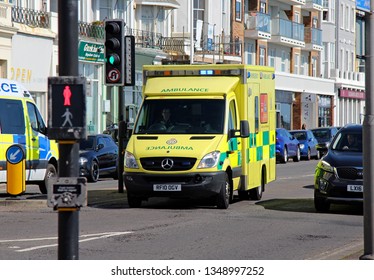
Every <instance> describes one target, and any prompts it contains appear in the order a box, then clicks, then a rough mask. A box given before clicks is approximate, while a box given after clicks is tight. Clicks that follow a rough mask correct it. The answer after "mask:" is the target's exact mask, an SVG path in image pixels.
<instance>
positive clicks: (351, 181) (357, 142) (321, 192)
mask: <svg viewBox="0 0 374 280" xmlns="http://www.w3.org/2000/svg"><path fill="white" fill-rule="evenodd" d="M352 139H354V141H352ZM349 141H351V144H350V142H349ZM362 157H363V155H362V125H347V126H345V127H343V128H341V129H340V130H339V131H338V133H337V134H336V136H335V138H334V139H333V141H332V142H331V144H330V145H329V148H328V151H327V154H326V155H325V156H324V157H323V158H322V159H321V160H320V161H319V162H318V164H317V167H316V170H315V180H314V206H315V209H316V210H317V211H319V212H327V211H328V210H329V209H330V204H331V203H356V202H362V201H363V160H362Z"/></svg>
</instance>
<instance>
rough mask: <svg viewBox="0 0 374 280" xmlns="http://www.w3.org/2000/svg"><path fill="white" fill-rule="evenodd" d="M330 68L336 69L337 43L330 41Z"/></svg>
mask: <svg viewBox="0 0 374 280" xmlns="http://www.w3.org/2000/svg"><path fill="white" fill-rule="evenodd" d="M330 69H335V43H330Z"/></svg>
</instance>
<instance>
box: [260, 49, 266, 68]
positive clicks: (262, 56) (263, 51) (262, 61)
mask: <svg viewBox="0 0 374 280" xmlns="http://www.w3.org/2000/svg"><path fill="white" fill-rule="evenodd" d="M259 50H260V57H259V58H260V60H259V65H266V64H265V62H266V59H265V57H266V49H265V48H264V47H260V48H259Z"/></svg>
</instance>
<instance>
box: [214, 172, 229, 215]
mask: <svg viewBox="0 0 374 280" xmlns="http://www.w3.org/2000/svg"><path fill="white" fill-rule="evenodd" d="M230 188H231V186H230V179H229V176H228V175H227V174H226V180H225V183H224V184H222V186H221V191H220V193H219V194H218V196H217V202H216V203H217V208H218V209H227V208H229V204H230Z"/></svg>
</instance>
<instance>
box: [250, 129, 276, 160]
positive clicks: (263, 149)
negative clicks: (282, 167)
mask: <svg viewBox="0 0 374 280" xmlns="http://www.w3.org/2000/svg"><path fill="white" fill-rule="evenodd" d="M274 134H275V131H262V132H260V133H251V134H250V135H249V139H248V141H249V150H248V158H249V160H250V161H259V160H263V159H266V158H270V159H272V158H275V135H274ZM271 135H273V136H271ZM271 139H274V141H273V143H272V141H271Z"/></svg>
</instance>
